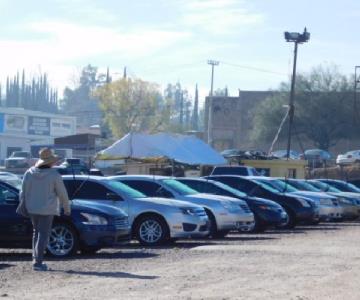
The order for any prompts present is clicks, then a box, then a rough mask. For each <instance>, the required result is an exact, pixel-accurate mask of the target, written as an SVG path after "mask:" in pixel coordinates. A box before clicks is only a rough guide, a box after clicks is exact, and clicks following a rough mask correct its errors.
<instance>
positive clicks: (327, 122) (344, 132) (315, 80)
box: [252, 65, 356, 150]
mask: <svg viewBox="0 0 360 300" xmlns="http://www.w3.org/2000/svg"><path fill="white" fill-rule="evenodd" d="M352 82H353V81H352V80H351V79H350V78H347V77H346V76H344V75H342V74H340V73H339V71H338V69H337V67H336V66H328V65H327V66H319V67H316V68H314V69H312V71H311V72H310V73H309V74H299V75H297V78H296V91H295V104H294V105H295V117H294V123H293V124H294V130H293V132H294V134H298V135H299V136H301V137H305V138H307V139H308V140H310V141H312V142H313V144H314V145H315V147H317V148H320V149H324V150H328V149H329V148H330V147H332V146H335V145H336V143H337V142H338V141H339V140H340V139H343V138H350V137H352V136H354V134H356V132H355V130H354V127H353V125H354V124H353V122H352V121H353V119H354V118H353V116H354V111H353V109H352V108H353V84H352ZM289 87H290V83H282V84H281V86H280V91H279V92H278V93H275V94H274V96H272V97H271V98H268V99H266V100H265V101H264V102H262V103H261V104H260V105H259V106H258V107H257V108H256V110H255V117H254V123H253V128H254V129H253V131H252V137H253V139H254V140H255V141H261V140H262V141H263V140H265V141H271V140H272V139H273V138H274V136H275V134H276V131H277V130H278V127H279V125H280V123H281V120H282V118H283V117H284V115H285V113H286V111H285V108H284V106H286V105H287V103H288V99H289V89H290V88H289ZM287 129H288V124H287V123H285V126H284V128H283V130H282V132H281V134H280V137H279V139H280V140H281V139H282V140H284V139H285V137H286V135H287Z"/></svg>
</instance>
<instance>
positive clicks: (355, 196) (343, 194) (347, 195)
mask: <svg viewBox="0 0 360 300" xmlns="http://www.w3.org/2000/svg"><path fill="white" fill-rule="evenodd" d="M328 194H330V195H333V196H336V197H345V198H352V199H360V194H358V193H351V192H341V193H334V192H329V193H328Z"/></svg>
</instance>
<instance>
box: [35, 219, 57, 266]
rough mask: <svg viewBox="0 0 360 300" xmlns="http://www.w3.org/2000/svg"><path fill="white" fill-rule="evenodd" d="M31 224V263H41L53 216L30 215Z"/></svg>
mask: <svg viewBox="0 0 360 300" xmlns="http://www.w3.org/2000/svg"><path fill="white" fill-rule="evenodd" d="M30 218H31V223H32V225H33V239H32V258H33V264H36V265H39V264H42V262H43V259H44V252H45V249H46V246H47V245H48V243H49V237H50V232H51V227H52V222H53V219H54V216H44V215H30Z"/></svg>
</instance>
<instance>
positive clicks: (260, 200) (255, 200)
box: [247, 197, 281, 207]
mask: <svg viewBox="0 0 360 300" xmlns="http://www.w3.org/2000/svg"><path fill="white" fill-rule="evenodd" d="M247 199H248V200H249V201H251V202H252V203H254V204H258V205H269V206H279V207H281V205H280V204H277V203H276V202H275V201H272V200H269V199H265V198H258V197H247Z"/></svg>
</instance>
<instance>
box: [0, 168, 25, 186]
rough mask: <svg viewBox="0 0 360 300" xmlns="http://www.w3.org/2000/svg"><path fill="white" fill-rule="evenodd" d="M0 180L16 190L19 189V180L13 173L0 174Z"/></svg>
mask: <svg viewBox="0 0 360 300" xmlns="http://www.w3.org/2000/svg"><path fill="white" fill-rule="evenodd" d="M0 180H1V181H3V182H6V183H8V184H10V185H12V186H14V187H16V188H18V189H20V188H21V183H22V181H21V178H20V177H19V176H18V175H16V174H13V173H10V172H0Z"/></svg>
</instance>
